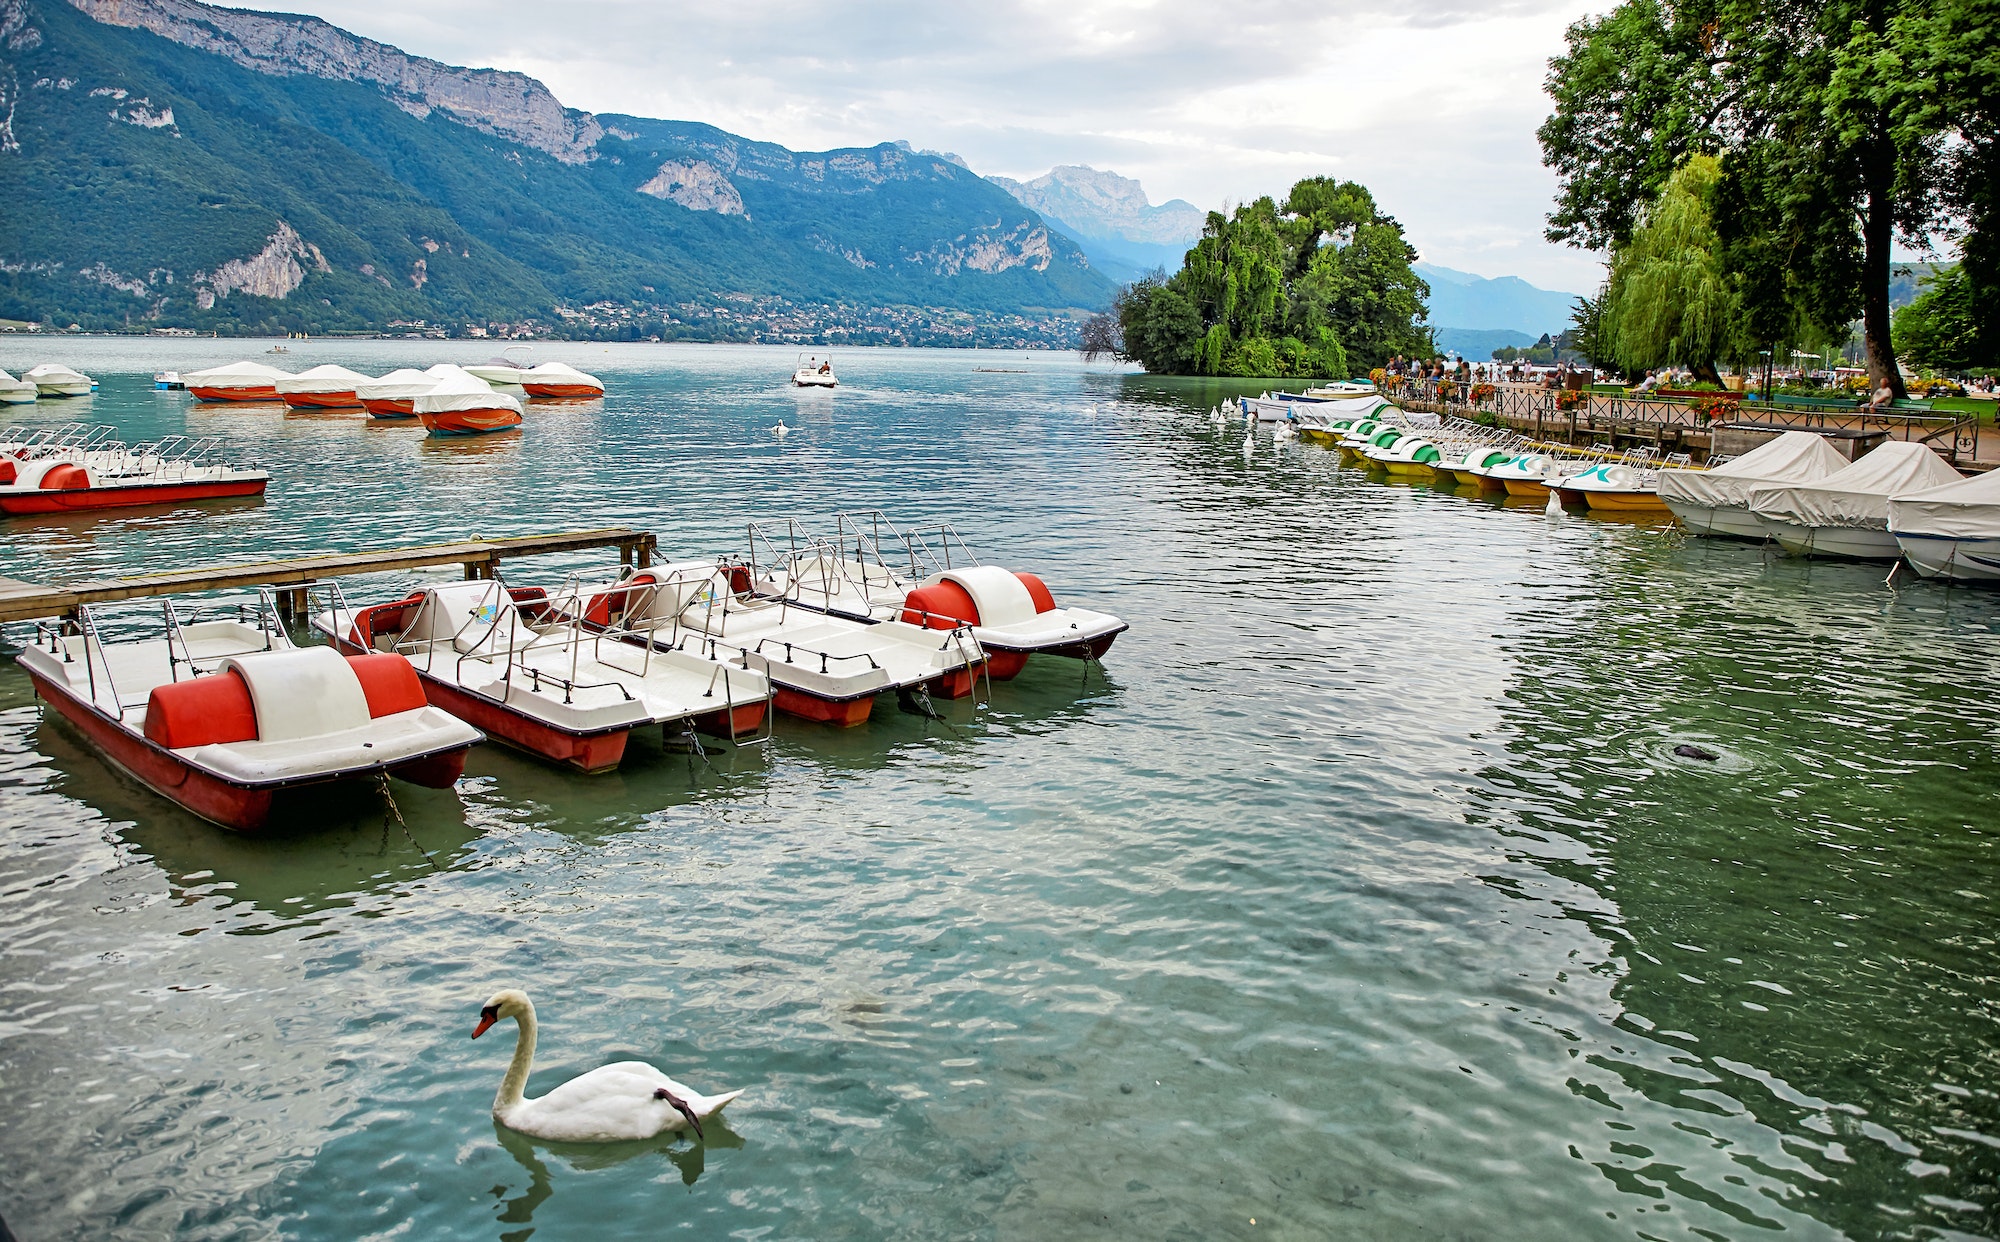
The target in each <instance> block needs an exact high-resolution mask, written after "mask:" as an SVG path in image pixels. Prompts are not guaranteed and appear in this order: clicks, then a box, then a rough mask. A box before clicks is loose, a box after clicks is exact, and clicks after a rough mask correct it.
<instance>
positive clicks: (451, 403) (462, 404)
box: [410, 366, 521, 414]
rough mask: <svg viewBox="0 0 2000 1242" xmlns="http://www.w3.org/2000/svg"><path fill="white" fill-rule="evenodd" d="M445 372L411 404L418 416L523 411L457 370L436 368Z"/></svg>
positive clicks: (510, 401)
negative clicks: (480, 411)
mask: <svg viewBox="0 0 2000 1242" xmlns="http://www.w3.org/2000/svg"><path fill="white" fill-rule="evenodd" d="M431 369H432V370H433V371H437V372H442V374H440V375H439V377H438V381H437V383H436V384H435V385H434V386H433V387H432V388H431V389H430V390H429V391H428V392H425V393H423V394H422V395H421V396H419V397H417V398H416V399H415V400H414V401H412V402H411V403H410V407H411V408H412V409H413V410H415V411H416V412H417V413H419V414H444V413H448V412H450V411H453V410H512V411H514V412H515V413H516V414H519V413H520V412H521V403H520V402H519V401H516V400H515V399H514V398H512V397H510V396H508V395H507V394H506V393H504V392H496V391H495V390H494V388H493V385H491V384H489V383H487V382H486V381H485V380H483V379H480V378H479V377H478V376H477V375H469V374H467V373H466V372H465V371H462V370H460V369H459V368H457V367H443V366H438V367H433V368H431Z"/></svg>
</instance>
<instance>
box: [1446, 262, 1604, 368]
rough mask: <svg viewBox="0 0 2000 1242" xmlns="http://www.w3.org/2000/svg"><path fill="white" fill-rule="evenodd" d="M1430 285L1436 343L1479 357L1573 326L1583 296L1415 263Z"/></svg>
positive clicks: (1507, 278)
mask: <svg viewBox="0 0 2000 1242" xmlns="http://www.w3.org/2000/svg"><path fill="white" fill-rule="evenodd" d="M1411 266H1412V267H1413V269H1414V270H1415V271H1416V273H1417V275H1419V276H1421V277H1423V278H1424V281H1425V283H1427V284H1429V285H1430V287H1431V298H1430V308H1431V324H1432V325H1433V329H1432V334H1433V335H1434V336H1435V337H1436V339H1437V343H1438V348H1439V349H1442V350H1446V351H1449V352H1454V353H1457V354H1459V355H1460V356H1461V357H1465V358H1470V359H1473V360H1475V361H1481V360H1484V359H1487V358H1490V357H1492V356H1493V351H1494V350H1496V349H1501V348H1504V347H1507V346H1513V347H1515V348H1520V347H1521V346H1525V345H1532V344H1534V343H1535V342H1536V341H1538V340H1540V339H1541V337H1542V334H1543V333H1548V334H1550V335H1554V334H1555V333H1558V332H1562V331H1565V330H1566V329H1568V328H1569V326H1570V319H1571V316H1572V315H1573V314H1574V313H1575V311H1576V301H1577V298H1578V296H1579V295H1577V294H1574V293H1558V292H1554V291H1552V290H1548V289H1538V288H1536V287H1535V286H1533V285H1531V284H1529V283H1528V282H1527V281H1525V280H1522V279H1521V278H1520V277H1519V276H1498V277H1491V278H1489V277H1485V276H1475V275H1473V274H1472V273H1471V272H1461V271H1456V270H1454V269H1452V268H1449V267H1439V266H1437V265H1436V264H1434V263H1415V264H1412V265H1411Z"/></svg>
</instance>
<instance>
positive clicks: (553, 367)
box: [513, 362, 604, 397]
mask: <svg viewBox="0 0 2000 1242" xmlns="http://www.w3.org/2000/svg"><path fill="white" fill-rule="evenodd" d="M513 382H514V383H516V384H519V385H520V386H521V387H522V388H523V389H525V390H527V393H528V395H529V396H531V397H601V396H603V395H604V381H602V380H600V379H598V378H597V377H596V376H595V375H587V374H585V373H584V372H582V371H579V370H577V369H576V368H575V367H573V366H569V365H567V364H565V363H561V362H544V363H543V364H541V365H540V366H538V367H531V368H529V369H528V370H526V371H523V372H521V374H520V375H519V376H517V377H516V378H515V379H514V381H513Z"/></svg>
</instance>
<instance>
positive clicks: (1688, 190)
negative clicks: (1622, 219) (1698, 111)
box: [1593, 155, 1740, 383]
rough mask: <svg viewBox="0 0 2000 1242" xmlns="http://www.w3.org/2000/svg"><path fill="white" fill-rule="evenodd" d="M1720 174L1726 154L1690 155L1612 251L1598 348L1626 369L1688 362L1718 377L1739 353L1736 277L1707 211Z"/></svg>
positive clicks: (1716, 379) (1696, 371)
mask: <svg viewBox="0 0 2000 1242" xmlns="http://www.w3.org/2000/svg"><path fill="white" fill-rule="evenodd" d="M1721 180H1722V163H1721V161H1719V160H1717V159H1716V158H1715V157H1714V156H1712V155H1691V156H1689V157H1688V158H1687V160H1686V162H1685V163H1683V164H1682V165H1681V166H1680V168H1678V169H1677V170H1675V172H1674V174H1673V175H1672V176H1670V177H1668V178H1667V182H1666V185H1665V186H1663V187H1662V188H1661V190H1660V197H1659V198H1658V199H1657V200H1656V201H1655V202H1654V203H1653V204H1652V206H1651V207H1650V208H1649V209H1648V210H1647V212H1646V214H1645V216H1644V218H1643V220H1642V221H1641V222H1640V223H1639V225H1638V227H1637V228H1636V229H1634V231H1633V233H1632V240H1631V241H1629V242H1627V243H1626V244H1625V245H1623V246H1621V247H1619V248H1618V250H1617V251H1616V252H1615V253H1614V254H1613V256H1612V260H1611V279H1610V283H1609V287H1608V289H1607V291H1606V294H1605V298H1604V303H1603V307H1602V316H1603V318H1602V321H1601V322H1600V323H1599V324H1598V325H1597V329H1596V330H1597V333H1598V336H1597V338H1596V340H1595V348H1596V350H1597V352H1598V353H1603V352H1606V350H1605V347H1606V346H1607V345H1608V346H1609V350H1608V352H1609V354H1610V355H1611V356H1612V357H1614V358H1616V359H1617V361H1618V364H1619V365H1620V366H1621V367H1623V368H1624V369H1625V370H1626V371H1628V372H1633V371H1639V370H1641V369H1644V368H1648V367H1659V366H1665V365H1667V364H1669V363H1685V364H1686V365H1687V367H1688V368H1689V369H1690V370H1692V371H1693V372H1694V374H1695V376H1696V378H1698V379H1705V380H1707V381H1709V382H1710V383H1716V382H1719V379H1720V377H1719V376H1718V374H1717V371H1716V363H1717V362H1718V361H1721V360H1722V359H1724V358H1727V357H1731V356H1734V355H1735V354H1737V353H1738V352H1740V347H1739V345H1738V332H1737V324H1738V307H1739V299H1738V297H1737V289H1736V282H1735V280H1734V279H1733V278H1732V277H1731V275H1730V274H1729V272H1728V271H1727V270H1725V268H1724V266H1723V262H1722V239H1721V238H1720V237H1718V236H1717V235H1716V231H1715V222H1714V220H1713V218H1712V216H1711V213H1710V210H1709V204H1710V200H1711V197H1712V195H1713V194H1714V192H1715V187H1716V184H1717V183H1718V182H1720V181H1721ZM1593 356H1595V355H1593Z"/></svg>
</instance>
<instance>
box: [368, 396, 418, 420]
mask: <svg viewBox="0 0 2000 1242" xmlns="http://www.w3.org/2000/svg"><path fill="white" fill-rule="evenodd" d="M361 408H362V409H364V410H366V411H368V412H369V413H370V414H372V415H374V416H375V417H376V418H415V417H416V416H417V411H416V403H415V402H414V401H413V400H412V399H411V398H409V397H400V398H395V397H392V398H385V399H383V400H376V401H371V400H367V399H363V400H362V402H361Z"/></svg>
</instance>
